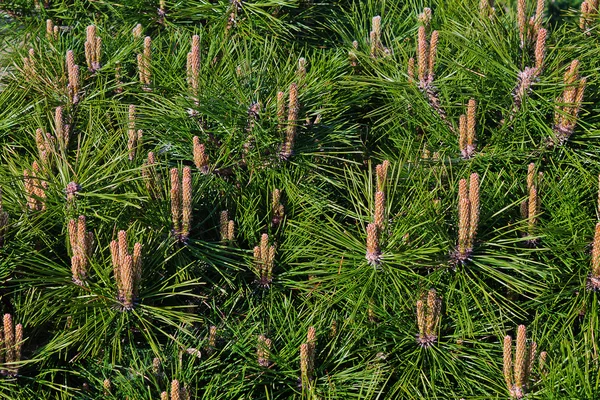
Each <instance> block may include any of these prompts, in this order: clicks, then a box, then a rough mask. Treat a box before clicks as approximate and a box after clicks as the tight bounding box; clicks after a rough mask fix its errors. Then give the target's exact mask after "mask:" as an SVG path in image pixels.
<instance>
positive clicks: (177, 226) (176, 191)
mask: <svg viewBox="0 0 600 400" xmlns="http://www.w3.org/2000/svg"><path fill="white" fill-rule="evenodd" d="M170 174H171V219H172V221H173V232H174V234H175V235H178V234H179V233H180V232H181V184H180V182H179V171H178V170H177V168H172V169H171V172H170Z"/></svg>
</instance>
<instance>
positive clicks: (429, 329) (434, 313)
mask: <svg viewBox="0 0 600 400" xmlns="http://www.w3.org/2000/svg"><path fill="white" fill-rule="evenodd" d="M440 307H441V300H440V298H439V297H438V295H437V292H436V291H435V289H430V290H429V292H428V293H427V316H426V325H425V333H426V334H427V335H429V336H434V335H435V334H436V333H437V326H438V323H439V319H440Z"/></svg>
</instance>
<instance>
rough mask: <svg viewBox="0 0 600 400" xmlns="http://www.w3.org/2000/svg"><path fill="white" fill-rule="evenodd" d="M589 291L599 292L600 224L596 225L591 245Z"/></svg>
mask: <svg viewBox="0 0 600 400" xmlns="http://www.w3.org/2000/svg"><path fill="white" fill-rule="evenodd" d="M588 289H589V290H595V291H597V290H600V222H598V223H597V224H596V229H595V231H594V242H593V244H592V272H591V274H590V276H589V278H588Z"/></svg>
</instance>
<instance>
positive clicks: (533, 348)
mask: <svg viewBox="0 0 600 400" xmlns="http://www.w3.org/2000/svg"><path fill="white" fill-rule="evenodd" d="M536 353H537V343H536V342H531V345H530V346H529V357H528V358H527V372H526V376H527V377H530V376H531V371H532V370H533V364H534V363H535V356H536Z"/></svg>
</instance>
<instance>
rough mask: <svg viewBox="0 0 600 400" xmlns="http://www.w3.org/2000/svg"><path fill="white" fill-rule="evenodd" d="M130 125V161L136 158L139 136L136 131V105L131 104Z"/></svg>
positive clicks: (128, 147)
mask: <svg viewBox="0 0 600 400" xmlns="http://www.w3.org/2000/svg"><path fill="white" fill-rule="evenodd" d="M128 115H129V120H128V121H129V124H128V129H127V136H128V141H127V149H128V150H129V160H130V161H131V160H133V159H134V158H135V153H136V150H137V147H138V143H137V142H138V140H137V139H138V135H137V132H136V130H135V121H136V117H135V105H134V104H130V105H129V114H128Z"/></svg>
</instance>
